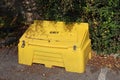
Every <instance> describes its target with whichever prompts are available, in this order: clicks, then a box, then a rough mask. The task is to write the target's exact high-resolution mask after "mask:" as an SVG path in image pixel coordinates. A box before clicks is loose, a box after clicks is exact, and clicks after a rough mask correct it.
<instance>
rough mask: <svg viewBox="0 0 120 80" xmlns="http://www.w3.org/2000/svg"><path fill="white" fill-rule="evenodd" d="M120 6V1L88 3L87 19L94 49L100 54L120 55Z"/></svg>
mask: <svg viewBox="0 0 120 80" xmlns="http://www.w3.org/2000/svg"><path fill="white" fill-rule="evenodd" d="M119 5H120V1H119V0H115V1H114V0H106V1H102V0H101V1H99V0H95V1H94V2H87V7H85V10H86V11H85V13H84V14H86V15H87V16H85V19H86V20H87V19H88V22H89V23H90V33H91V39H92V47H93V49H94V50H96V51H97V52H99V53H101V52H103V53H107V54H110V53H120V35H119V34H120V17H119V16H118V15H120V13H119V11H120V8H119ZM87 17H88V18H87Z"/></svg>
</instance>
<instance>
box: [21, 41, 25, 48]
mask: <svg viewBox="0 0 120 80" xmlns="http://www.w3.org/2000/svg"><path fill="white" fill-rule="evenodd" d="M21 47H22V48H24V47H25V41H24V40H23V41H22V46H21Z"/></svg>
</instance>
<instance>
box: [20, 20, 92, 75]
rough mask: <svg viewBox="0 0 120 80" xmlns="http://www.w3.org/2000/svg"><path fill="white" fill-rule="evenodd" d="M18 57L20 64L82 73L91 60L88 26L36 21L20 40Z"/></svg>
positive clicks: (86, 24)
mask: <svg viewBox="0 0 120 80" xmlns="http://www.w3.org/2000/svg"><path fill="white" fill-rule="evenodd" d="M18 54H19V55H18V58H19V63H20V64H26V65H32V63H41V64H45V66H46V67H52V66H60V67H64V68H65V69H66V71H70V72H77V73H83V72H84V71H85V65H86V63H87V61H88V59H90V58H91V40H90V39H89V29H88V23H73V24H68V25H66V24H65V23H64V22H54V21H39V20H35V21H34V24H32V25H31V26H30V27H29V28H28V29H27V31H26V32H25V33H24V34H23V36H22V37H21V38H20V40H19V44H18Z"/></svg>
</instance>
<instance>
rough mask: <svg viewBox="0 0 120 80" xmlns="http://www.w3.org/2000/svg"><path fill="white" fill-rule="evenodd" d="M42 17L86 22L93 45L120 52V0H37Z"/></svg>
mask: <svg viewBox="0 0 120 80" xmlns="http://www.w3.org/2000/svg"><path fill="white" fill-rule="evenodd" d="M36 1H37V3H38V7H39V10H38V12H39V13H41V14H42V16H43V19H47V20H57V21H65V22H88V23H89V24H90V37H91V39H92V48H93V49H94V50H95V51H97V52H98V53H107V54H110V53H119V52H120V13H119V12H120V1H119V0H46V1H45V0H36Z"/></svg>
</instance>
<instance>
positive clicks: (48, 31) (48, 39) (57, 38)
mask: <svg viewBox="0 0 120 80" xmlns="http://www.w3.org/2000/svg"><path fill="white" fill-rule="evenodd" d="M78 27H80V26H79V25H78V24H76V23H74V24H67V25H66V24H65V23H64V22H55V21H38V20H36V21H34V24H32V25H31V26H30V27H29V28H28V29H27V31H26V32H25V34H24V38H25V40H26V41H28V43H29V44H36V45H44V46H45V45H51V46H61V47H65V46H66V47H68V46H69V47H70V46H71V47H72V46H73V45H76V44H77V43H76V42H77V41H78V35H80V34H79V33H78Z"/></svg>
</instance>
